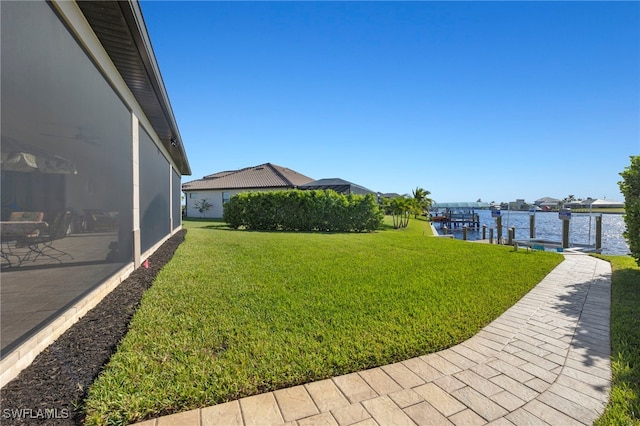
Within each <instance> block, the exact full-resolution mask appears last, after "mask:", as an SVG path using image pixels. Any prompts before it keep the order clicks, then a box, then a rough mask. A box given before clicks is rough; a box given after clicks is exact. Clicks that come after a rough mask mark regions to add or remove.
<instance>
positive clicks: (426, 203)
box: [411, 186, 433, 218]
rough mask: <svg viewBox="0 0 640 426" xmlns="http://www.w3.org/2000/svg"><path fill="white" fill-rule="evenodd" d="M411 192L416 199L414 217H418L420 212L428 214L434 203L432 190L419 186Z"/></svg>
mask: <svg viewBox="0 0 640 426" xmlns="http://www.w3.org/2000/svg"><path fill="white" fill-rule="evenodd" d="M411 192H412V194H413V199H414V200H415V210H414V217H416V218H417V217H418V215H419V214H427V213H428V212H429V209H430V208H431V205H432V204H433V200H432V199H431V198H429V195H431V192H430V191H427V190H426V189H424V188H420V187H419V186H418V187H416V189H414V190H413V191H411Z"/></svg>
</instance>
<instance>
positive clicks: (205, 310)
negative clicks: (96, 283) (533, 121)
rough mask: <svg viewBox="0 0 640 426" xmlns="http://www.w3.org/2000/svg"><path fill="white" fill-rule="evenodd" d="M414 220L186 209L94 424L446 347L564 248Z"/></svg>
mask: <svg viewBox="0 0 640 426" xmlns="http://www.w3.org/2000/svg"><path fill="white" fill-rule="evenodd" d="M410 223H411V224H410V228H409V229H405V230H393V229H389V228H387V229H385V230H382V231H380V232H376V233H363V234H325V233H285V232H247V231H233V230H230V229H228V228H226V227H225V226H224V224H223V223H219V222H211V221H185V224H184V225H185V227H186V228H187V229H188V233H187V235H186V240H185V242H184V243H183V244H182V245H181V246H180V247H179V248H178V250H177V251H176V254H175V255H174V257H173V259H172V260H171V262H169V263H168V264H167V265H166V266H165V268H163V270H162V271H161V272H160V274H159V275H158V277H157V279H156V281H155V284H154V285H153V286H152V287H151V289H150V290H148V291H147V293H146V294H145V295H144V297H143V300H142V302H141V306H140V308H139V310H138V311H137V313H136V314H135V316H134V318H133V320H132V323H131V328H130V331H129V333H128V334H127V336H126V337H125V338H124V339H123V341H122V342H121V344H120V346H119V348H118V351H117V353H116V354H114V356H113V357H112V359H111V361H110V362H109V364H108V365H107V366H106V368H105V370H104V372H103V373H102V374H101V375H100V377H99V378H98V379H97V381H96V382H95V383H94V385H93V386H92V387H91V389H90V392H89V397H88V399H87V401H86V410H87V423H88V424H120V423H127V422H133V421H137V420H142V419H144V418H148V417H152V416H157V415H164V414H168V413H172V412H177V411H184V410H189V409H193V408H197V407H204V406H208V405H213V404H217V403H221V402H224V401H228V400H232V399H236V398H239V397H242V396H248V395H252V394H256V393H260V392H264V391H269V390H273V389H278V388H282V387H287V386H291V385H296V384H301V383H305V382H309V381H313V380H319V379H323V378H327V377H331V376H335V375H339V374H345V373H348V372H353V371H358V370H362V369H365V368H369V367H374V366H379V365H384V364H387V363H392V362H396V361H399V360H403V359H408V358H410V357H414V356H417V355H422V354H426V353H430V352H433V351H438V350H441V349H444V348H447V347H450V346H452V345H455V344H457V343H460V342H462V341H463V340H465V339H467V338H469V337H471V336H472V335H474V334H475V333H476V332H477V331H478V330H480V329H481V328H482V327H484V326H485V325H487V324H488V323H489V322H491V321H492V320H493V319H495V318H496V317H497V316H499V315H500V314H501V313H502V312H504V311H505V310H506V309H507V308H509V307H510V306H512V305H513V304H514V303H515V302H516V301H517V300H519V299H520V298H521V297H522V296H523V295H524V294H525V293H527V292H528V291H529V290H530V289H531V288H532V287H534V286H535V285H536V284H537V283H538V282H539V281H540V280H541V279H542V278H543V277H544V276H545V275H546V274H547V273H548V272H549V271H551V269H553V268H554V267H555V266H556V265H557V264H558V263H560V262H561V261H562V259H563V258H562V256H560V255H558V254H556V253H546V252H536V253H526V252H524V251H519V252H514V251H513V250H512V249H511V248H509V247H506V246H496V245H487V244H472V243H469V242H464V241H457V240H452V239H444V238H432V237H429V236H428V235H430V233H431V232H430V229H429V227H428V224H427V223H426V222H423V221H420V220H415V219H412V220H411V222H410Z"/></svg>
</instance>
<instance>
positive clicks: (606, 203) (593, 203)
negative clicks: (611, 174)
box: [585, 199, 624, 209]
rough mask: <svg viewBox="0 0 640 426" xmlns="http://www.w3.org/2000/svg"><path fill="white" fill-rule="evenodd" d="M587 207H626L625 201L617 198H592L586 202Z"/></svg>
mask: <svg viewBox="0 0 640 426" xmlns="http://www.w3.org/2000/svg"><path fill="white" fill-rule="evenodd" d="M585 207H591V208H594V209H598V208H624V202H622V201H615V200H606V199H597V200H591V199H589V202H588V203H587V202H585Z"/></svg>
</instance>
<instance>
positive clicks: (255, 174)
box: [182, 163, 313, 218]
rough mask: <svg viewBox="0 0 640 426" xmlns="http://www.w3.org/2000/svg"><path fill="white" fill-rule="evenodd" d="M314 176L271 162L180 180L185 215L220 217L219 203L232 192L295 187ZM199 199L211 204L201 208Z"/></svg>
mask: <svg viewBox="0 0 640 426" xmlns="http://www.w3.org/2000/svg"><path fill="white" fill-rule="evenodd" d="M310 182H313V179H312V178H310V177H308V176H305V175H303V174H300V173H298V172H296V171H295V170H291V169H289V168H287V167H282V166H278V165H275V164H272V163H265V164H260V165H258V166H253V167H246V168H244V169H240V170H227V171H222V172H218V173H214V174H211V175H207V176H205V177H203V178H202V179H198V180H194V181H191V182H186V183H183V184H182V191H183V192H184V193H185V194H186V215H187V216H188V217H211V218H221V217H222V211H223V210H222V206H223V204H224V203H225V202H227V201H228V200H229V199H230V198H231V197H232V196H233V195H235V194H239V193H241V192H246V191H281V190H286V189H294V188H298V187H300V186H302V185H305V184H307V183H310ZM202 200H206V201H207V202H208V203H209V204H210V205H211V207H210V208H209V210H207V211H204V212H200V211H199V210H198V208H197V206H198V205H199V203H201V202H202Z"/></svg>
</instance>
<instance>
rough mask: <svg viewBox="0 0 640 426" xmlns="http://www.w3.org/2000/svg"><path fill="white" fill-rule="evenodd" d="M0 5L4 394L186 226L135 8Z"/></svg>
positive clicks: (177, 149)
mask: <svg viewBox="0 0 640 426" xmlns="http://www.w3.org/2000/svg"><path fill="white" fill-rule="evenodd" d="M0 7H1V16H2V18H1V31H2V33H1V37H2V38H1V42H2V45H1V55H2V56H1V66H2V70H1V71H2V72H1V84H2V87H1V89H2V92H1V93H2V104H1V108H2V118H1V120H2V121H1V126H2V139H1V144H0V148H1V154H2V157H1V160H2V163H1V179H2V180H1V190H2V205H1V216H2V217H1V219H2V224H1V225H2V228H1V230H2V241H1V243H2V259H1V261H2V264H1V265H2V272H1V274H2V277H1V279H2V286H1V322H0V324H1V327H2V330H1V340H2V342H1V358H2V359H1V362H2V365H1V369H0V374H1V375H2V376H1V377H2V384H4V383H6V381H7V380H10V379H11V376H12V375H14V371H15V367H14V364H24V363H25V361H24V360H23V361H22V362H20V360H19V358H20V357H22V356H23V354H24V353H28V352H29V351H31V353H32V354H33V351H35V352H37V351H38V350H41V349H42V347H43V346H44V345H45V344H47V342H49V341H50V340H51V339H52V338H54V337H55V336H56V334H59V333H61V332H62V331H63V327H64V324H63V322H64V321H61V320H60V318H61V317H64V316H66V317H67V318H71V317H72V316H76V317H77V316H78V314H80V313H81V312H82V309H86V306H89V305H90V304H86V303H85V302H83V300H84V299H85V298H86V297H87V296H88V295H89V294H91V293H92V291H94V290H96V289H97V288H99V287H101V286H105V285H110V286H113V285H116V284H117V283H118V282H120V280H122V279H123V278H125V277H126V276H127V275H128V274H129V273H130V272H131V271H132V270H133V269H135V268H136V267H138V266H139V265H140V263H141V262H142V261H143V260H144V259H145V258H146V257H148V256H149V255H150V254H151V253H152V252H153V251H154V250H155V249H156V248H157V247H158V246H159V245H160V244H161V243H162V242H163V241H164V240H166V239H167V238H169V237H170V236H171V235H172V234H173V233H175V232H176V231H178V230H179V229H180V228H181V214H180V211H181V208H180V194H181V190H180V178H181V175H183V174H190V169H189V164H188V161H187V158H186V153H185V150H184V148H183V146H182V140H181V137H180V134H179V132H178V128H177V125H176V123H175V119H174V116H173V112H172V109H171V106H170V103H169V100H168V96H167V93H166V90H165V88H164V85H163V83H162V79H161V77H160V74H159V70H158V67H157V63H156V61H155V58H154V56H153V51H152V49H151V44H150V41H149V39H148V34H147V32H146V29H145V26H144V19H143V17H142V13H141V10H140V8H139V5H138V4H137V3H136V2H128V1H126V2H92V1H83V2H77V3H76V2H69V1H53V2H45V1H30V2H2V4H1V6H0ZM74 306H75V308H74ZM70 309H71V311H70ZM70 312H71V313H72V314H70ZM68 322H69V321H67V323H68ZM67 326H68V324H67ZM49 343H50V342H49ZM18 348H20V351H18Z"/></svg>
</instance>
